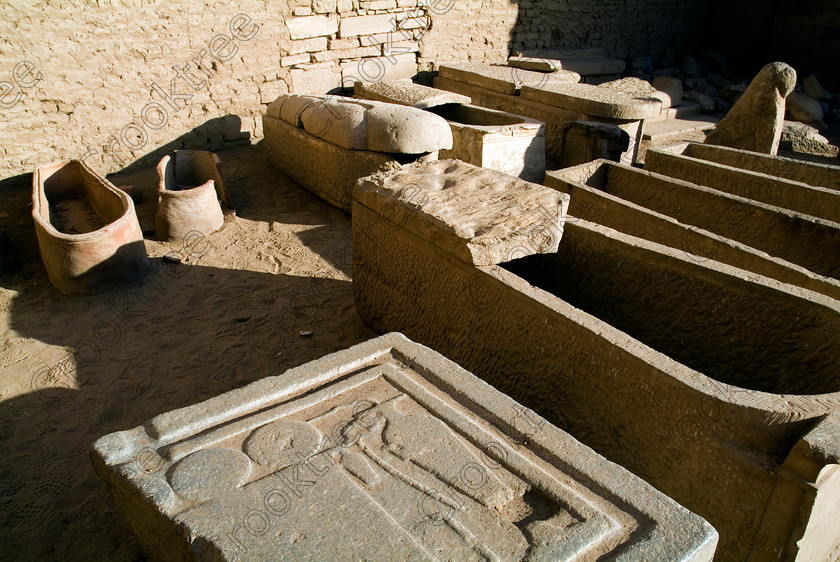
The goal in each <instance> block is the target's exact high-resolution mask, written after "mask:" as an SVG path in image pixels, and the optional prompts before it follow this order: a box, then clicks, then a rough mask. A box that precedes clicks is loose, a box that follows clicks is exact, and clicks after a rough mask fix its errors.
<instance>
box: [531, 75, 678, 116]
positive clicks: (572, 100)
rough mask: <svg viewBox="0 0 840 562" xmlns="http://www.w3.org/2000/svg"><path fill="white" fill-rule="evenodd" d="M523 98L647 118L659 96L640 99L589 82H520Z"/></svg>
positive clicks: (655, 111) (588, 112)
mask: <svg viewBox="0 0 840 562" xmlns="http://www.w3.org/2000/svg"><path fill="white" fill-rule="evenodd" d="M520 95H521V96H522V98H524V99H529V100H533V101H537V102H540V103H544V104H547V105H553V106H556V107H562V108H564V109H569V110H571V111H579V112H581V113H584V114H586V115H593V116H596V117H602V118H608V119H646V118H648V117H653V116H655V115H658V114H659V111H660V110H661V107H662V105H661V102H659V100H655V101H654V100H642V99H639V98H635V97H633V96H631V95H628V94H625V93H623V92H616V91H613V90H609V89H607V88H602V87H600V86H593V85H591V84H555V83H552V84H545V85H543V86H541V87H539V88H532V87H530V86H525V85H523V86H522V93H521V94H520Z"/></svg>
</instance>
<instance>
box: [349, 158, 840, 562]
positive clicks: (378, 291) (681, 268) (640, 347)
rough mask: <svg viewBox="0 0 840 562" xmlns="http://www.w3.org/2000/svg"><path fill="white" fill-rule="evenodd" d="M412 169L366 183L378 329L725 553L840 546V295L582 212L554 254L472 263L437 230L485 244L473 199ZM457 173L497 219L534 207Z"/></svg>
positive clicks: (363, 311) (370, 309)
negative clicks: (657, 497)
mask: <svg viewBox="0 0 840 562" xmlns="http://www.w3.org/2000/svg"><path fill="white" fill-rule="evenodd" d="M403 170H404V171H403V173H402V175H401V176H400V179H399V181H398V182H395V183H394V184H392V185H391V184H389V183H388V181H387V180H388V177H387V175H385V174H383V175H380V176H379V177H378V178H376V179H375V180H371V178H368V181H369V183H366V182H364V181H363V182H360V183H359V185H358V186H357V188H356V190H355V192H354V197H355V201H356V202H355V204H354V205H355V206H354V210H353V240H354V245H353V253H354V258H353V263H354V271H353V289H354V294H355V298H356V306H357V310H358V311H359V314H360V315H361V316H362V318H363V319H364V320H365V321H366V322H367V323H369V324H370V325H371V326H373V327H374V328H376V329H379V330H383V331H389V330H397V329H398V330H401V331H403V332H404V333H405V334H406V335H407V336H409V337H411V338H412V339H414V340H416V341H419V342H422V343H423V344H424V345H428V346H430V347H432V348H434V349H436V350H438V351H440V352H441V353H444V354H446V355H447V356H449V357H451V358H452V359H453V360H456V361H457V362H458V363H459V364H461V365H463V366H465V367H466V368H469V369H470V370H471V371H472V372H474V373H475V374H476V375H478V376H479V377H481V378H483V379H484V380H486V381H487V382H489V383H490V384H492V385H494V386H495V387H496V388H498V389H499V390H501V391H503V392H506V393H508V394H510V395H511V396H512V397H514V398H515V399H517V400H519V401H520V402H522V403H523V404H526V405H528V406H529V407H531V408H534V409H535V410H536V411H538V412H540V413H541V414H542V415H544V416H546V418H547V419H548V420H549V421H552V422H553V423H556V424H558V425H559V426H560V427H562V428H564V429H565V430H567V431H569V432H570V433H571V434H572V435H574V436H575V437H577V438H578V439H580V440H582V441H583V442H585V443H586V444H588V445H590V446H591V447H593V448H594V449H595V450H596V451H598V452H600V453H601V454H603V455H605V456H606V457H607V458H609V459H610V460H613V461H614V462H618V463H619V464H622V465H623V466H625V467H627V468H629V469H630V470H632V471H634V472H635V473H636V474H638V475H640V476H642V477H644V478H645V479H647V480H648V481H649V482H651V483H652V484H654V485H655V486H656V487H658V488H659V489H660V490H661V491H663V492H665V493H667V494H668V495H670V496H671V497H673V498H674V499H676V500H677V501H679V502H680V503H682V504H683V505H686V506H688V507H689V508H690V509H692V510H693V511H695V512H697V513H699V514H701V515H703V516H704V517H705V518H706V519H707V520H709V522H711V523H712V524H713V525H714V526H715V528H716V529H717V530H718V531H719V532H720V534H721V554H720V556H721V558H723V559H726V558H727V557H734V558H738V559H768V558H776V557H779V556H781V557H782V558H795V557H797V556H799V557H800V559H803V560H809V559H813V558H817V559H819V558H821V557H825V556H826V555H827V554H826V553H828V552H831V551H832V549H833V548H835V547H836V546H837V545H838V544H840V529H838V528H837V527H836V525H834V524H833V523H832V521H834V520H835V516H834V515H832V514H831V511H832V510H836V500H834V499H832V498H833V497H836V496H835V495H834V494H837V493H838V491H840V490H839V489H838V487H840V476H838V474H840V472H839V471H838V467H837V464H838V462H840V425H838V422H837V420H836V417H835V416H836V415H837V412H838V408H840V372H838V370H837V358H838V353H840V305H838V303H837V302H836V301H834V300H832V299H828V298H826V297H824V296H822V295H818V294H816V293H810V292H807V291H804V290H803V289H800V288H797V287H793V286H789V285H779V284H778V283H775V282H773V281H772V280H769V279H767V278H764V277H761V276H759V275H756V274H750V273H748V272H745V271H743V270H738V269H736V268H733V267H731V266H728V265H724V264H720V263H718V262H715V261H711V260H707V261H705V262H702V263H698V262H696V261H695V260H693V259H691V257H689V256H687V255H686V254H685V253H684V252H682V251H679V250H674V249H672V248H668V247H666V246H663V245H658V244H653V243H651V242H649V241H647V240H643V239H640V238H634V237H631V236H628V235H625V234H622V233H620V232H617V231H615V230H612V229H609V228H606V227H604V226H600V225H597V224H593V223H589V222H587V221H584V220H581V219H577V218H574V217H567V219H566V221H565V226H564V229H563V235H562V238H561V239H560V241H559V245H558V247H557V249H556V251H555V250H551V249H546V250H547V251H546V252H545V253H534V251H533V247H532V248H531V251H530V253H531V255H525V254H528V253H529V251H528V247H527V246H526V245H522V249H521V250H516V247H514V248H511V249H509V250H507V251H503V252H499V253H498V254H495V253H493V252H491V251H490V249H489V248H484V249H485V251H486V253H487V255H502V256H504V257H503V258H502V259H501V260H500V261H499V262H497V263H498V264H501V265H474V264H473V263H470V262H469V261H465V260H464V259H463V258H462V257H460V256H458V255H456V254H455V253H453V252H452V251H449V250H447V247H446V246H444V245H442V244H441V243H440V240H442V239H444V238H445V237H448V236H451V232H452V230H453V229H454V230H455V231H456V232H457V231H458V230H459V228H461V229H463V230H461V232H462V235H463V236H465V240H466V241H467V242H468V241H469V240H470V239H471V238H470V234H469V233H470V232H471V231H472V230H471V229H473V226H472V225H474V224H475V222H474V221H473V220H471V219H470V220H468V219H467V217H461V218H459V211H458V209H459V208H465V209H472V207H471V206H469V205H466V204H465V203H459V206H458V207H453V206H444V205H441V204H440V203H439V202H438V203H435V202H429V204H418V203H417V201H416V200H408V198H407V197H405V199H406V200H405V201H404V200H403V199H404V196H403V194H402V193H401V192H402V188H401V187H400V184H401V183H402V182H414V183H419V182H422V181H430V180H429V179H428V178H425V177H423V176H425V175H428V174H426V173H423V170H418V169H416V168H414V169H410V170H407V169H406V168H404V169H403ZM455 171H456V172H458V173H459V174H460V175H461V176H462V177H461V181H460V182H459V180H458V178H456V177H454V172H452V173H450V174H449V176H451V177H449V176H447V173H440V174H439V175H440V176H441V177H439V178H438V181H440V182H442V183H443V184H445V185H451V186H452V187H450V189H452V190H456V191H458V189H459V188H458V185H459V183H460V184H464V185H465V186H466V187H465V188H464V189H469V190H470V192H472V191H474V192H475V197H476V198H477V201H479V200H480V201H482V202H483V204H484V205H487V206H488V209H491V210H490V211H489V212H494V211H493V210H498V209H512V210H514V211H515V209H517V208H519V207H497V206H494V205H496V204H497V201H496V196H488V195H487V194H485V195H483V196H482V195H481V185H482V183H483V182H486V184H485V185H487V186H491V185H494V184H495V183H498V182H500V181H504V180H503V179H502V178H500V177H491V176H490V175H489V174H491V173H490V171H486V170H485V171H484V175H483V176H482V175H481V174H479V173H478V172H476V171H463V170H460V171H459V170H457V169H455ZM411 172H413V175H414V177H412V173H411ZM442 172H445V170H442ZM500 175H501V174H499V176H500ZM546 189H548V188H545V187H542V186H536V185H534V186H533V187H532V196H533V197H535V198H542V197H545V194H544V190H546ZM463 196H464V197H465V198H466V197H467V193H466V192H464V195H463ZM451 197H452V198H453V200H455V199H454V196H451ZM517 199H518V202H519V204H520V205H524V206H525V207H522V208H528V205H530V204H531V203H528V201H527V199H528V197H527V196H524V195H518V198H517ZM537 200H538V199H534V200H532V202H536V201H537ZM476 204H477V203H476ZM396 209H402V212H403V213H404V215H401V214H400V212H398V211H397V210H396ZM395 217H397V220H395ZM514 218H515V217H506V218H504V217H501V216H499V217H496V218H495V220H492V219H491V218H489V217H485V218H484V220H485V221H491V222H493V223H494V224H512V225H521V224H522V223H521V222H519V221H516V220H514ZM546 220H547V219H546ZM412 221H414V222H412ZM419 222H422V223H424V226H422V227H421V226H420V225H419V224H418V223H419ZM545 226H546V227H548V226H549V225H548V224H546V225H545ZM475 232H476V233H478V232H479V229H477V228H476V229H475ZM513 233H514V232H511V234H513ZM495 238H496V239H497V240H499V241H506V240H507V238H506V237H505V236H504V235H503V234H502V233H498V232H497V234H496V237H495ZM488 244H489V245H491V246H492V243H491V241H490V240H485V244H484V245H485V246H486V245H488ZM518 255H523V257H521V258H520V257H517V256H518ZM826 506H828V507H827V508H826ZM821 529H831V530H830V531H827V532H826V531H821Z"/></svg>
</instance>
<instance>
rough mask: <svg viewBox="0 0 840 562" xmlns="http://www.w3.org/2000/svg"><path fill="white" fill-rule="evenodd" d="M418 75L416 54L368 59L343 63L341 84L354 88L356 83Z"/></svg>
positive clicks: (344, 86)
mask: <svg viewBox="0 0 840 562" xmlns="http://www.w3.org/2000/svg"><path fill="white" fill-rule="evenodd" d="M415 74H417V57H416V55H415V54H414V53H405V54H400V55H391V56H387V57H368V58H364V59H361V60H358V61H348V62H342V63H341V84H342V87H343V88H353V87H354V86H355V84H356V82H367V83H376V82H380V81H382V80H399V79H401V78H412V77H413V76H414V75H415Z"/></svg>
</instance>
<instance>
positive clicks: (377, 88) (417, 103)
mask: <svg viewBox="0 0 840 562" xmlns="http://www.w3.org/2000/svg"><path fill="white" fill-rule="evenodd" d="M354 92H355V94H356V95H357V96H361V97H363V98H367V99H370V100H376V101H382V102H387V103H396V104H400V105H408V106H411V107H416V108H418V109H428V108H430V107H436V106H438V105H444V104H447V103H455V104H461V105H464V104H469V103H472V99H471V98H469V97H468V96H463V95H461V94H456V93H454V92H447V91H446V90H438V89H437V88H430V87H428V86H423V85H422V84H415V83H414V82H412V81H411V80H389V81H381V82H356V84H355V86H354Z"/></svg>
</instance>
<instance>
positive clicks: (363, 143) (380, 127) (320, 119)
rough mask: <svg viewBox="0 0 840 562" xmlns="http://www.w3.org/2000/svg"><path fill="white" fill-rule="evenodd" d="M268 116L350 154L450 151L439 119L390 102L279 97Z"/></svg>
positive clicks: (447, 133)
mask: <svg viewBox="0 0 840 562" xmlns="http://www.w3.org/2000/svg"><path fill="white" fill-rule="evenodd" d="M268 115H269V116H270V117H275V118H277V119H280V120H282V121H285V122H286V123H289V124H290V125H293V126H295V127H298V128H301V129H303V130H304V131H306V132H307V133H309V134H310V135H313V136H315V137H318V138H320V139H323V140H325V141H327V142H329V143H332V144H334V145H336V146H340V147H342V148H347V149H350V150H370V151H373V152H387V153H397V154H425V153H428V152H435V151H437V150H444V149H449V148H452V131H451V129H450V128H449V124H448V123H447V122H446V120H445V119H443V118H442V117H439V116H437V115H434V114H432V113H429V112H427V111H423V110H421V109H417V108H414V107H406V106H402V105H396V104H392V103H383V102H378V101H371V100H361V99H353V98H344V97H339V96H302V95H297V94H285V95H282V96H280V97H279V98H277V99H276V100H274V101H273V102H272V103H271V104H269V106H268Z"/></svg>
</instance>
